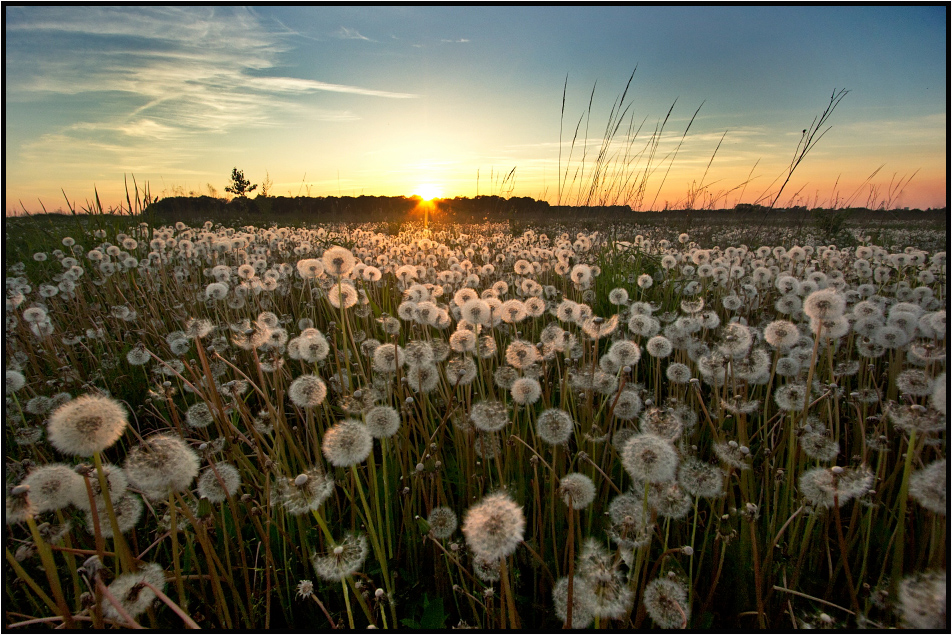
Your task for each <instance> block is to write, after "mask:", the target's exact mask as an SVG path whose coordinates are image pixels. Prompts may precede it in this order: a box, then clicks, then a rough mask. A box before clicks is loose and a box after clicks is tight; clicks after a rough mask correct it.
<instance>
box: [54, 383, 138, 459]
mask: <svg viewBox="0 0 952 635" xmlns="http://www.w3.org/2000/svg"><path fill="white" fill-rule="evenodd" d="M128 423H129V422H128V419H127V414H126V410H125V408H123V406H122V405H121V404H120V403H119V402H118V401H116V400H114V399H111V398H109V397H105V396H97V395H82V396H80V397H77V398H76V399H73V400H72V401H69V402H68V403H65V404H63V405H62V406H60V407H59V408H57V409H56V410H54V411H53V413H52V414H51V415H50V420H49V424H48V426H47V435H48V437H49V440H50V443H52V444H53V447H54V448H56V449H57V450H59V451H60V452H62V453H63V454H72V455H76V456H92V455H93V454H95V453H96V452H102V451H103V450H105V449H106V448H108V447H110V446H112V444H114V443H115V442H116V441H118V440H119V437H121V436H122V434H123V432H125V430H126V426H127V425H128Z"/></svg>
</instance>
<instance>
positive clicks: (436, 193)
mask: <svg viewBox="0 0 952 635" xmlns="http://www.w3.org/2000/svg"><path fill="white" fill-rule="evenodd" d="M414 194H416V195H417V196H419V197H420V198H422V199H424V200H426V201H431V200H433V199H434V198H440V197H441V196H443V190H442V189H440V186H438V185H433V184H427V185H421V186H419V187H418V188H417V189H416V192H414Z"/></svg>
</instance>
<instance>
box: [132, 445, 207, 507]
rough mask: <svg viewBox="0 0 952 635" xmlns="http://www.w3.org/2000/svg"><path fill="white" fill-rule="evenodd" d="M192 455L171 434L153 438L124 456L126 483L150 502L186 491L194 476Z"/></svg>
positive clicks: (195, 459) (195, 462)
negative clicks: (130, 484)
mask: <svg viewBox="0 0 952 635" xmlns="http://www.w3.org/2000/svg"><path fill="white" fill-rule="evenodd" d="M198 466H199V459H198V455H197V454H195V451H194V450H192V449H191V448H190V447H189V446H188V444H186V443H185V441H183V440H182V439H181V438H179V437H177V436H175V435H173V434H154V435H152V436H150V437H148V438H146V439H145V441H143V442H142V443H140V444H139V445H136V446H135V447H133V448H132V449H131V450H130V451H129V453H128V454H127V455H126V461H125V472H126V475H127V476H128V477H129V480H130V481H131V482H132V483H133V484H134V485H136V486H137V487H138V488H139V489H141V490H143V492H144V493H145V494H146V496H147V497H148V498H150V499H152V500H157V499H163V498H167V497H168V496H169V494H171V493H172V492H180V491H182V490H185V489H188V487H189V486H190V485H191V484H192V481H193V480H195V477H197V476H198Z"/></svg>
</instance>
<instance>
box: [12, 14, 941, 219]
mask: <svg viewBox="0 0 952 635" xmlns="http://www.w3.org/2000/svg"><path fill="white" fill-rule="evenodd" d="M5 12H6V32H5V38H6V57H5V63H6V69H5V70H6V79H5V83H6V86H5V87H6V101H5V112H6V121H5V129H6V133H7V136H6V144H5V157H6V169H5V179H6V181H5V184H6V200H5V204H6V210H8V211H10V210H13V209H15V208H18V207H19V201H20V200H22V201H23V204H24V205H25V206H26V207H27V209H29V210H31V211H35V210H37V209H38V207H39V203H38V202H37V201H38V200H39V201H42V202H43V203H44V205H46V207H47V209H55V208H56V207H61V206H63V204H64V203H63V198H62V193H61V192H60V190H61V188H62V189H65V190H66V192H67V194H68V195H69V196H70V198H71V200H78V201H79V202H82V201H83V200H85V199H89V198H91V197H92V191H93V186H94V185H95V186H96V188H97V189H98V191H99V193H100V196H101V197H102V198H103V199H104V200H105V201H115V202H118V201H119V200H120V195H121V193H122V181H123V175H124V174H128V175H133V174H134V175H135V178H136V180H137V181H138V182H140V183H141V182H143V181H148V182H149V184H150V186H151V190H152V192H153V194H161V193H163V192H164V193H166V194H171V193H173V192H174V191H176V190H177V189H181V190H183V191H186V192H187V191H205V192H207V191H208V188H207V185H208V184H211V185H212V187H214V188H216V189H217V190H218V192H219V193H221V192H222V191H223V189H224V186H225V185H226V184H227V181H228V176H229V174H230V172H231V168H232V167H235V166H237V167H239V168H241V169H242V170H244V171H245V174H246V176H248V177H249V178H250V179H251V180H252V182H255V183H261V181H262V180H263V179H264V177H265V173H266V171H267V173H268V174H269V175H270V178H271V179H272V180H273V182H274V186H273V188H272V192H273V193H274V194H283V195H288V194H292V195H294V194H297V193H301V194H304V193H307V192H310V194H312V195H334V194H338V193H341V194H345V195H348V194H349V195H359V194H369V195H370V194H381V195H400V194H407V195H409V194H413V193H415V192H416V191H418V190H419V188H420V187H421V186H422V185H424V184H430V185H433V186H435V187H436V188H437V189H439V190H441V191H442V193H443V195H445V196H454V195H463V196H472V195H473V194H475V193H476V187H477V173H478V175H479V193H481V194H488V193H502V194H512V195H519V196H533V197H537V198H543V197H544V198H548V199H550V200H553V201H554V200H555V198H556V193H557V189H558V188H557V176H556V175H557V174H558V173H559V171H560V167H559V166H560V160H559V128H560V114H561V108H562V94H563V85H564V83H565V80H566V76H567V77H568V88H567V93H566V104H565V117H564V123H563V124H562V125H563V126H564V128H565V130H564V131H563V139H564V141H563V156H562V159H561V169H562V170H564V169H565V164H566V155H567V153H568V143H569V142H570V141H571V137H572V133H573V131H574V128H575V125H576V122H578V121H579V118H580V117H581V116H582V114H583V113H584V112H585V111H586V108H587V106H588V100H589V96H590V94H591V91H592V87H593V85H594V86H595V96H594V101H593V106H592V113H591V117H590V118H589V120H588V123H589V126H588V145H587V146H585V148H586V149H587V156H586V164H585V165H586V169H587V170H588V169H590V168H591V165H592V156H593V154H594V153H597V151H598V147H599V145H600V143H601V138H602V135H603V132H604V129H605V126H606V122H607V121H608V116H609V112H610V109H611V107H612V105H613V103H614V102H615V100H616V99H617V98H618V96H619V95H620V93H621V91H622V90H623V88H624V85H625V82H626V81H627V79H628V77H629V75H630V74H631V71H632V70H633V69H634V68H635V67H636V66H637V72H636V73H635V76H634V79H633V80H632V83H631V88H630V89H629V93H628V99H627V101H626V103H628V102H630V104H631V105H630V110H629V111H628V113H629V114H630V115H631V120H632V121H633V122H634V128H637V127H638V125H639V124H642V122H643V126H642V128H641V132H640V135H639V136H638V137H637V138H635V139H634V140H633V141H632V143H631V147H632V148H633V149H634V151H635V152H637V151H638V150H640V149H642V148H644V147H645V144H646V143H647V140H648V138H649V137H650V135H651V133H652V132H653V131H654V130H655V128H656V126H657V125H658V124H659V122H660V121H662V120H663V119H664V117H665V115H666V114H667V112H668V110H669V109H670V108H671V106H672V104H674V109H673V110H672V114H671V117H670V119H669V121H668V124H667V126H666V127H665V129H664V133H663V134H662V135H661V136H660V143H659V146H658V152H657V153H656V158H655V163H654V164H653V168H654V170H655V171H654V172H653V173H652V176H651V177H650V179H649V182H648V186H647V190H648V196H647V199H649V200H647V201H643V202H642V206H643V207H649V206H650V205H649V204H651V203H654V207H663V206H664V205H665V204H668V205H675V204H678V203H683V201H684V200H685V196H686V192H687V190H688V189H690V188H691V187H692V184H693V186H694V187H695V188H698V187H699V186H700V189H701V191H702V194H701V195H700V197H699V199H698V203H697V204H703V202H704V200H705V196H707V197H708V199H707V200H710V198H711V197H714V198H715V199H716V200H717V201H718V202H719V203H722V204H723V205H733V204H735V203H736V202H754V201H755V200H757V199H758V198H759V197H761V196H764V195H768V196H769V194H770V192H771V191H772V190H771V187H773V188H774V190H775V189H776V184H775V185H773V186H771V183H772V182H775V179H776V178H777V177H778V175H780V174H781V173H782V172H783V170H784V168H785V166H787V165H788V164H789V162H790V159H791V158H792V156H793V153H794V150H795V149H796V147H797V142H798V140H799V138H800V134H801V130H802V129H803V128H806V127H808V126H809V125H810V122H811V121H812V120H813V118H814V117H815V116H817V115H818V114H819V113H820V112H821V111H822V110H823V108H824V107H825V106H826V104H827V103H828V101H829V99H830V95H831V94H832V93H833V91H834V89H840V88H846V89H849V90H850V93H849V94H848V95H847V96H846V97H845V98H844V100H843V101H842V102H841V104H840V105H839V106H838V107H837V109H836V111H835V112H834V113H833V115H832V117H831V118H830V122H829V123H830V124H831V125H832V126H833V128H832V130H831V131H830V132H829V133H828V134H827V135H826V136H825V137H824V138H823V139H822V140H821V141H820V142H819V143H818V145H817V146H816V148H815V150H813V152H812V153H811V154H810V156H808V158H807V159H806V161H805V162H804V163H803V164H802V165H801V166H800V167H799V168H798V170H797V172H796V173H795V175H794V179H793V180H792V181H791V184H790V185H789V186H788V187H787V189H786V190H785V194H784V197H783V198H782V199H781V202H788V201H787V199H788V198H790V196H792V195H794V194H795V193H797V192H799V193H800V195H799V198H790V201H789V202H796V203H807V204H825V203H829V202H830V201H831V200H832V199H838V200H839V201H840V202H841V203H842V202H843V201H844V200H846V199H848V198H850V197H851V196H852V197H853V203H854V204H865V203H866V202H867V200H868V199H870V198H872V199H873V200H875V201H876V202H877V203H878V202H879V201H881V200H883V199H887V198H890V196H889V190H890V180H892V181H893V183H895V182H896V180H902V179H903V178H908V177H910V176H912V175H913V174H915V176H914V178H912V181H911V183H910V184H909V185H908V186H907V187H906V188H905V190H904V192H903V194H902V197H901V198H896V197H895V196H893V197H892V200H893V202H894V203H896V204H902V205H912V206H922V207H928V206H941V205H944V204H945V199H946V188H947V184H946V176H945V175H946V171H947V160H946V139H947V136H948V133H947V125H948V121H947V116H946V93H947V79H946V78H947V75H948V71H947V66H946V53H947V50H948V49H947V31H946V16H947V9H946V8H945V7H906V6H900V7H853V6H842V7H754V8H748V7H719V6H715V7H700V8H699V7H675V6H666V7H544V8H543V7H531V6H530V7H409V8H404V7H383V8H381V7H377V8H372V9H370V8H366V7H253V8H234V7H212V8H209V7H187V6H176V7H154V6H150V7H136V8H124V7H31V6H27V7H7V8H5ZM702 103H703V106H702ZM699 106H701V109H700V112H699V114H698V116H697V118H696V119H695V121H694V123H693V125H692V126H691V128H690V130H689V133H688V135H687V136H686V137H685V138H684V140H683V143H682V135H683V133H684V129H685V127H686V126H687V124H688V121H689V120H690V118H691V116H692V115H693V114H694V112H695V110H697V108H698V107H699ZM628 121H629V120H628V119H626V126H625V129H627V122H628ZM585 123H586V122H585V120H584V119H583V120H582V126H581V131H580V133H579V134H580V137H581V138H580V139H579V141H577V143H576V148H575V151H574V154H573V164H572V166H571V169H570V174H574V173H575V172H574V171H575V170H576V169H577V168H580V167H581V165H582V164H581V162H580V158H581V156H582V154H581V153H582V150H583V145H584V144H583V142H582V138H583V137H584V129H585ZM623 132H624V130H623ZM722 138H723V141H721V139H722ZM719 142H720V144H721V145H720V147H719V148H718V147H717V146H718V143H719ZM679 143H680V144H681V145H680V148H679V149H678V154H677V156H676V157H673V156H672V152H673V151H674V150H675V148H677V147H678V144H679ZM623 146H624V139H623V138H622V137H617V136H616V142H615V145H614V146H612V147H613V148H614V149H615V150H620V148H622V147H623ZM715 148H717V151H716V155H715V154H714V153H715ZM712 155H714V160H713V162H712V161H711V157H712ZM616 156H617V155H616ZM709 163H710V164H711V165H710V169H707V166H708V164H709ZM632 165H633V166H635V167H633V170H634V169H637V167H638V166H637V162H635V163H633V164H632ZM669 166H670V169H669ZM880 166H883V167H882V168H881V170H880V171H879V173H878V174H877V175H876V176H875V177H874V178H873V179H872V180H871V181H869V182H868V183H867V182H866V179H867V177H869V175H870V174H871V173H872V172H873V171H874V170H876V169H877V168H880ZM641 167H643V166H641ZM513 168H516V171H515V177H514V179H513V180H511V181H509V182H507V183H506V184H505V185H504V184H503V183H502V182H501V180H500V179H499V178H498V175H499V174H503V175H505V174H508V173H509V172H510V171H511V170H512V169H513ZM583 174H584V173H583ZM665 175H666V176H665ZM749 177H752V180H751V182H750V183H749V184H748V185H747V186H746V187H743V188H740V187H738V186H739V184H741V183H743V182H744V181H746V180H747V179H748V178H749ZM570 180H571V179H570ZM781 180H782V179H781ZM582 182H585V177H584V175H583V177H582V178H580V179H577V180H575V183H576V184H578V183H582ZM662 182H663V186H662ZM705 186H706V189H705ZM870 186H872V188H874V189H872V190H871V189H870ZM788 195H790V196H788ZM570 198H572V197H571V196H570ZM877 199H878V200H877ZM107 204H108V203H107ZM718 206H721V205H718Z"/></svg>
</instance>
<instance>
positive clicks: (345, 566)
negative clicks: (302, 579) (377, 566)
mask: <svg viewBox="0 0 952 635" xmlns="http://www.w3.org/2000/svg"><path fill="white" fill-rule="evenodd" d="M369 551H370V550H369V548H368V546H367V536H365V535H364V534H357V533H349V534H347V535H346V536H345V537H344V540H343V541H342V542H341V543H340V544H338V545H336V546H334V547H333V548H332V549H331V551H330V553H328V554H326V555H323V556H322V555H318V554H315V555H314V557H313V558H312V559H311V564H312V565H313V566H314V571H315V572H316V573H317V575H318V576H320V577H321V579H323V580H326V581H328V582H340V581H341V580H343V579H344V578H346V577H347V576H350V575H353V574H354V573H356V572H357V571H359V570H360V569H361V567H363V566H364V560H366V559H367V554H368V553H369Z"/></svg>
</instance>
